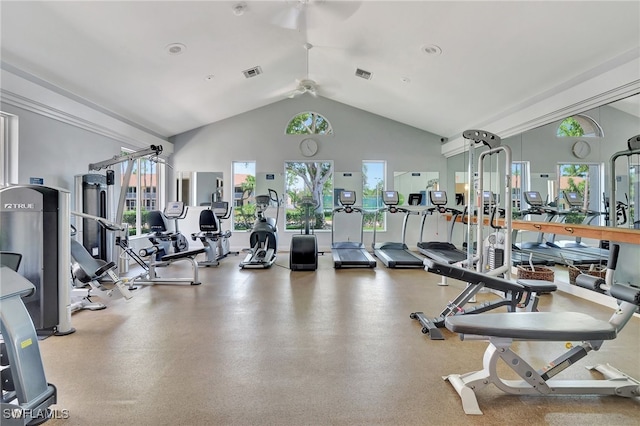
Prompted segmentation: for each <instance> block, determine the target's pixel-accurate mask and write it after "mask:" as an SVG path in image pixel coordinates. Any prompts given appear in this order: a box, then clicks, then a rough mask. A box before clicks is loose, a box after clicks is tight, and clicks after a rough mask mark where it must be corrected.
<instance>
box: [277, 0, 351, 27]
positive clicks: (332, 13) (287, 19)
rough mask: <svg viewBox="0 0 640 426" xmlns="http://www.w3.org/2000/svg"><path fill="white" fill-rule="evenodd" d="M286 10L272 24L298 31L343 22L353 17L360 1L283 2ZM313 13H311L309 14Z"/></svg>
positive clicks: (301, 0) (310, 0) (303, 0)
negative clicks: (285, 4) (332, 22)
mask: <svg viewBox="0 0 640 426" xmlns="http://www.w3.org/2000/svg"><path fill="white" fill-rule="evenodd" d="M285 1H286V3H287V8H286V9H284V10H282V11H281V12H279V13H278V14H276V16H275V17H274V18H273V20H272V23H273V24H275V25H277V26H279V27H282V28H288V29H290V30H299V29H304V28H307V27H308V26H311V27H315V26H317V25H318V24H323V25H326V24H327V21H328V20H329V21H331V20H333V21H335V20H345V19H347V18H348V17H350V16H351V15H353V14H354V13H355V12H356V11H357V10H358V9H359V8H360V5H361V3H362V1H330V0H285ZM311 11H313V13H311Z"/></svg>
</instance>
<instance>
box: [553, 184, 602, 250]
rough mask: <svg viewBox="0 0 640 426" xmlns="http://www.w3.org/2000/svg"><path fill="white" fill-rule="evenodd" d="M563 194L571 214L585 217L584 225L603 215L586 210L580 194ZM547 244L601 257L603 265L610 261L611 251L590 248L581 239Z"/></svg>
mask: <svg viewBox="0 0 640 426" xmlns="http://www.w3.org/2000/svg"><path fill="white" fill-rule="evenodd" d="M562 193H563V195H564V199H565V200H566V201H567V203H569V207H570V212H576V213H580V214H584V215H585V218H584V220H583V221H582V224H583V225H590V224H591V222H593V220H594V219H595V218H596V217H598V216H599V215H601V214H602V213H601V212H599V211H594V210H588V209H585V208H584V200H583V198H582V196H581V195H580V194H579V193H577V192H569V191H563V192H562ZM547 244H548V245H551V246H552V247H558V248H561V249H568V250H571V251H573V250H579V251H580V252H581V253H588V254H589V255H590V256H593V257H600V258H601V259H602V263H606V261H607V260H608V259H609V250H607V249H604V248H598V247H592V246H588V245H586V244H585V243H583V242H582V239H581V237H576V238H575V239H574V240H562V241H555V240H554V241H553V242H548V243H547Z"/></svg>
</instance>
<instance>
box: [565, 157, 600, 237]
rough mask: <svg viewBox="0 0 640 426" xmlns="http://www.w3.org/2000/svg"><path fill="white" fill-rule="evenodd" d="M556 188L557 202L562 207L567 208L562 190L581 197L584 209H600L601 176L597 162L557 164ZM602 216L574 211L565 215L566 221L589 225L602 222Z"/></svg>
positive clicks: (594, 210)
mask: <svg viewBox="0 0 640 426" xmlns="http://www.w3.org/2000/svg"><path fill="white" fill-rule="evenodd" d="M558 170H559V173H558V178H559V182H558V190H559V200H560V201H559V202H560V203H563V204H564V208H566V209H569V208H570V206H569V205H568V202H567V201H566V200H564V199H563V192H564V191H566V192H577V193H578V194H580V197H581V198H582V199H583V201H584V202H583V205H582V207H583V208H584V209H588V210H591V211H593V212H598V211H601V210H602V202H601V194H602V177H601V174H600V166H599V165H598V164H588V163H563V164H559V165H558ZM603 220H604V217H602V218H601V217H599V215H585V214H584V213H583V212H579V211H576V212H574V213H569V214H567V215H566V219H565V222H567V223H589V224H591V225H601V224H603V223H604V222H603Z"/></svg>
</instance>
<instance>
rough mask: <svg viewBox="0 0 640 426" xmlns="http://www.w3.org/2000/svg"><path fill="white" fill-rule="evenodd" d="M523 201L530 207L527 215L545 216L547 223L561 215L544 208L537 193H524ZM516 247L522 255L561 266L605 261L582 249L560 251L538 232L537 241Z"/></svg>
mask: <svg viewBox="0 0 640 426" xmlns="http://www.w3.org/2000/svg"><path fill="white" fill-rule="evenodd" d="M524 199H525V201H526V202H527V204H529V206H530V208H529V209H527V212H528V213H529V214H546V215H547V218H546V221H547V222H551V221H552V220H553V218H554V217H556V216H559V215H560V214H561V213H559V212H558V210H556V209H555V208H551V207H549V206H545V205H544V203H543V201H542V197H541V196H540V193H539V192H538V191H525V192H524ZM516 246H517V247H518V249H519V250H520V251H522V252H524V253H533V254H534V255H537V256H538V257H541V258H544V259H549V260H553V261H554V262H555V263H557V264H561V265H588V264H593V263H596V264H600V263H605V262H606V261H607V260H606V258H603V256H602V255H593V254H590V253H588V252H586V251H583V250H582V249H575V250H571V249H562V248H560V247H558V246H556V245H554V243H547V242H545V241H544V233H543V232H540V234H539V235H538V239H537V241H535V242H523V243H520V244H516Z"/></svg>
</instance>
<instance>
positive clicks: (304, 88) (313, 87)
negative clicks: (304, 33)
mask: <svg viewBox="0 0 640 426" xmlns="http://www.w3.org/2000/svg"><path fill="white" fill-rule="evenodd" d="M302 47H304V49H305V50H306V51H307V78H305V79H303V80H299V81H298V87H297V88H296V89H295V90H293V91H292V92H291V93H289V98H295V97H296V96H300V95H304V94H305V93H308V94H310V95H311V96H318V84H317V83H316V82H315V81H313V80H311V79H310V78H309V50H311V48H312V47H313V45H312V44H311V43H305V44H303V45H302Z"/></svg>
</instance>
